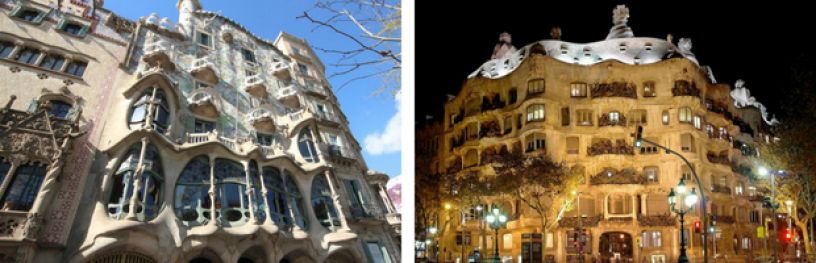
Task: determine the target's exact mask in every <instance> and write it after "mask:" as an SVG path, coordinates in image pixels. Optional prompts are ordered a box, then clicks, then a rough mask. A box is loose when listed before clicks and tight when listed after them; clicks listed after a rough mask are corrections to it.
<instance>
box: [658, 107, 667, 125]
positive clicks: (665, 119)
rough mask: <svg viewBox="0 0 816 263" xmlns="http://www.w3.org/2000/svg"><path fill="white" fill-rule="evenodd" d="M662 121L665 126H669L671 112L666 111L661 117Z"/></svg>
mask: <svg viewBox="0 0 816 263" xmlns="http://www.w3.org/2000/svg"><path fill="white" fill-rule="evenodd" d="M660 120H661V121H663V125H669V111H668V110H664V111H663V116H662V117H660Z"/></svg>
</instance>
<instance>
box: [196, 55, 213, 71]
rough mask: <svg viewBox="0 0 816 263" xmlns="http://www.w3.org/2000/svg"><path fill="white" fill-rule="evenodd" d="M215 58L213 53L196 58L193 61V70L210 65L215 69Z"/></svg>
mask: <svg viewBox="0 0 816 263" xmlns="http://www.w3.org/2000/svg"><path fill="white" fill-rule="evenodd" d="M213 60H214V59H213V57H212V55H207V56H203V57H200V58H196V59H195V60H194V61H193V70H196V69H202V68H206V67H209V68H210V69H212V70H213V71H215V63H213Z"/></svg>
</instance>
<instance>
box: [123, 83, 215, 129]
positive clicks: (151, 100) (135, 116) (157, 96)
mask: <svg viewBox="0 0 816 263" xmlns="http://www.w3.org/2000/svg"><path fill="white" fill-rule="evenodd" d="M151 110H152V111H153V116H149V117H150V118H151V120H152V124H153V128H154V129H156V131H158V132H159V133H164V132H165V131H166V130H167V128H168V127H169V126H170V106H169V105H168V102H167V99H166V97H165V96H164V91H162V90H161V89H159V88H155V87H152V88H147V89H145V91H144V92H142V96H141V97H139V99H138V100H136V102H135V103H133V106H131V108H130V120H129V121H128V125H130V128H131V129H139V128H142V127H144V125H145V123H147V119H148V116H147V114H148V112H150V111H151ZM210 124H212V123H210ZM196 128H198V121H197V122H196ZM209 130H212V129H209ZM209 130H208V131H209Z"/></svg>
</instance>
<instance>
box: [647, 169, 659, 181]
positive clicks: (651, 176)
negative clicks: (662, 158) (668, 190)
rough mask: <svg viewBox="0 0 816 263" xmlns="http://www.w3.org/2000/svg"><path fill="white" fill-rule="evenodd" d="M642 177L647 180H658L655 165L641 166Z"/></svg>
mask: <svg viewBox="0 0 816 263" xmlns="http://www.w3.org/2000/svg"><path fill="white" fill-rule="evenodd" d="M643 177H645V178H646V181H647V182H658V181H659V180H658V168H657V166H649V167H644V168H643Z"/></svg>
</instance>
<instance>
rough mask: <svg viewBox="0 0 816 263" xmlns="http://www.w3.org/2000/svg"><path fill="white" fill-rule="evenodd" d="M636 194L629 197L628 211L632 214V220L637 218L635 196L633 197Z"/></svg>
mask: <svg viewBox="0 0 816 263" xmlns="http://www.w3.org/2000/svg"><path fill="white" fill-rule="evenodd" d="M636 196H637V195H631V198H632V211H631V212H630V213H631V214H632V220H633V221H634V220H637V198H635V197H636Z"/></svg>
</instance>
